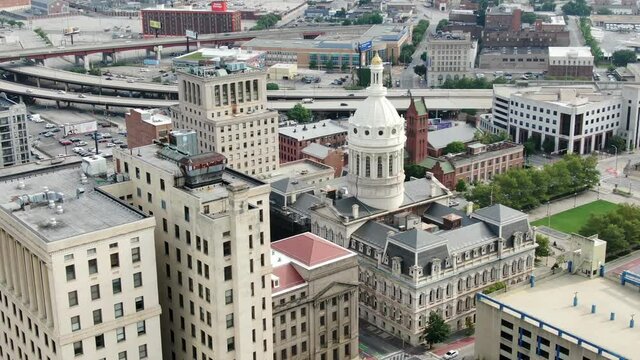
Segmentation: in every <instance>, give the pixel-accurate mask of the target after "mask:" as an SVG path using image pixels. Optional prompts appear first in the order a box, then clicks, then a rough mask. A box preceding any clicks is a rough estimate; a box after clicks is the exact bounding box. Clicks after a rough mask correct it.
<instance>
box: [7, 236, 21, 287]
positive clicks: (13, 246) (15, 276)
mask: <svg viewBox="0 0 640 360" xmlns="http://www.w3.org/2000/svg"><path fill="white" fill-rule="evenodd" d="M9 249H10V251H9V261H10V262H11V265H10V266H9V268H10V269H12V270H13V271H11V273H12V275H13V276H12V279H11V281H12V283H11V285H12V287H13V292H14V294H15V295H16V296H20V279H18V272H17V271H16V269H17V268H18V264H17V261H16V242H15V240H14V239H13V238H9Z"/></svg>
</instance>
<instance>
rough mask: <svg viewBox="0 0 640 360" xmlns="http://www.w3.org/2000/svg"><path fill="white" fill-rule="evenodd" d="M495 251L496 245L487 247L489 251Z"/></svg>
mask: <svg viewBox="0 0 640 360" xmlns="http://www.w3.org/2000/svg"><path fill="white" fill-rule="evenodd" d="M495 250H496V244H494V243H492V244H491V245H489V251H491V252H493V251H495Z"/></svg>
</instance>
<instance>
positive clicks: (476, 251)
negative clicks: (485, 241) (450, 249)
mask: <svg viewBox="0 0 640 360" xmlns="http://www.w3.org/2000/svg"><path fill="white" fill-rule="evenodd" d="M473 257H478V249H473Z"/></svg>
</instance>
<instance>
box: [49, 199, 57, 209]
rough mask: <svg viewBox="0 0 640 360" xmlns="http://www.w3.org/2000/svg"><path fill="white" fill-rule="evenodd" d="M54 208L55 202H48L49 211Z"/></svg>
mask: <svg viewBox="0 0 640 360" xmlns="http://www.w3.org/2000/svg"><path fill="white" fill-rule="evenodd" d="M54 207H56V202H55V201H53V200H49V209H53V208H54Z"/></svg>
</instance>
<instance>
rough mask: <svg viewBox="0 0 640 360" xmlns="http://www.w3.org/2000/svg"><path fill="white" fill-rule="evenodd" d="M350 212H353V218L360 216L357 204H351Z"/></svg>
mask: <svg viewBox="0 0 640 360" xmlns="http://www.w3.org/2000/svg"><path fill="white" fill-rule="evenodd" d="M351 213H352V214H353V218H354V219H357V218H358V217H359V216H360V206H358V204H353V205H351Z"/></svg>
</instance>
